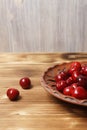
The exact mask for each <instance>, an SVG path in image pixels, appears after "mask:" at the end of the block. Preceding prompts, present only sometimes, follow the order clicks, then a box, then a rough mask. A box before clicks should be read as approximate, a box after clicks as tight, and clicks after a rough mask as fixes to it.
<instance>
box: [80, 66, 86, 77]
mask: <svg viewBox="0 0 87 130" xmlns="http://www.w3.org/2000/svg"><path fill="white" fill-rule="evenodd" d="M81 73H82V74H83V75H85V76H87V66H82V69H81Z"/></svg>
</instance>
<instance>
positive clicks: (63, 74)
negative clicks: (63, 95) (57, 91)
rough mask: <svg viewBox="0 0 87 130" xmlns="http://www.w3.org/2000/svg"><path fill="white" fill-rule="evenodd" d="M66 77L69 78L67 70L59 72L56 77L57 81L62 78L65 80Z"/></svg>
mask: <svg viewBox="0 0 87 130" xmlns="http://www.w3.org/2000/svg"><path fill="white" fill-rule="evenodd" d="M66 78H67V72H65V71H64V70H63V71H61V72H60V73H59V74H57V76H56V77H55V80H56V82H59V81H60V80H64V79H66Z"/></svg>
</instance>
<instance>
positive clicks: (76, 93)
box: [72, 86, 87, 99]
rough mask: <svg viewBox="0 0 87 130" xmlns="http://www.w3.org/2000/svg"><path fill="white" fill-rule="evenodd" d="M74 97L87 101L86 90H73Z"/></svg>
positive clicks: (81, 88) (80, 88)
mask: <svg viewBox="0 0 87 130" xmlns="http://www.w3.org/2000/svg"><path fill="white" fill-rule="evenodd" d="M72 96H73V97H75V98H77V99H86V98H87V97H86V90H85V89H84V88H83V87H82V86H78V87H77V88H75V89H74V90H73V93H72Z"/></svg>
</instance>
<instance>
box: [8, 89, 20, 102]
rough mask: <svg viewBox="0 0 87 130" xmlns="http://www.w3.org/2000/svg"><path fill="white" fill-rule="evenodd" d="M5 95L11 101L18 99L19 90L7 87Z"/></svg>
mask: <svg viewBox="0 0 87 130" xmlns="http://www.w3.org/2000/svg"><path fill="white" fill-rule="evenodd" d="M7 96H8V98H9V99H10V100H11V101H15V100H18V98H19V91H18V90H17V89H15V88H9V89H8V90H7Z"/></svg>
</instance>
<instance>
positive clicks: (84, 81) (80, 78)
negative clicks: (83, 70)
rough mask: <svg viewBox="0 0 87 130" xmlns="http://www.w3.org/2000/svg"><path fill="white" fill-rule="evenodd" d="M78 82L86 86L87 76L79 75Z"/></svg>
mask: <svg viewBox="0 0 87 130" xmlns="http://www.w3.org/2000/svg"><path fill="white" fill-rule="evenodd" d="M77 83H78V85H80V86H86V85H87V77H85V76H83V75H80V76H78V78H77Z"/></svg>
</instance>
